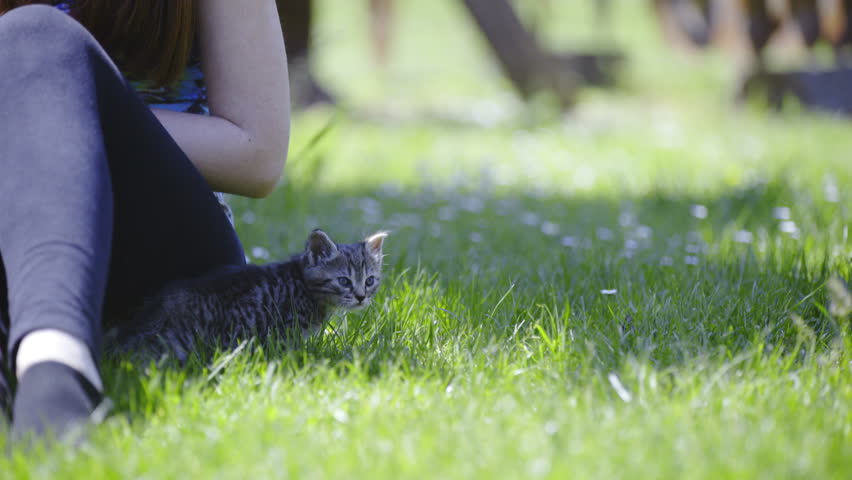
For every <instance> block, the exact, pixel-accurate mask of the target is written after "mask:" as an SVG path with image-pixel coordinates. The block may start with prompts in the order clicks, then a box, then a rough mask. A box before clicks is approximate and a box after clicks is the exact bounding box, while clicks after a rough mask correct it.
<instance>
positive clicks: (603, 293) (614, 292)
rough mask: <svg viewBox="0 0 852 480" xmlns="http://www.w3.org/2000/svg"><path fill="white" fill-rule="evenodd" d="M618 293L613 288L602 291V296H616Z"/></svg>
mask: <svg viewBox="0 0 852 480" xmlns="http://www.w3.org/2000/svg"><path fill="white" fill-rule="evenodd" d="M616 293H618V289H617V288H612V289H607V288H605V289H603V290H601V295H615V294H616Z"/></svg>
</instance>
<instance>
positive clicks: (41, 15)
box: [0, 5, 96, 76]
mask: <svg viewBox="0 0 852 480" xmlns="http://www.w3.org/2000/svg"><path fill="white" fill-rule="evenodd" d="M93 45H96V42H95V41H94V39H92V37H91V35H90V34H89V33H88V31H87V30H86V29H85V28H83V26H82V25H80V24H79V23H78V22H77V21H76V20H74V19H73V18H71V17H70V16H69V15H68V14H66V13H63V12H62V11H60V10H59V9H57V8H54V7H50V6H46V5H27V6H24V7H18V8H15V9H13V10H11V11H9V12H7V13H5V14H3V15H0V69H2V70H3V71H4V72H10V71H15V70H19V69H29V68H38V69H44V68H50V67H51V66H52V65H55V64H56V63H57V60H61V61H62V62H60V63H64V62H65V61H68V60H69V59H77V60H81V58H80V57H81V55H84V54H85V52H87V51H90V49H91V47H92V46H93ZM4 76H5V75H4Z"/></svg>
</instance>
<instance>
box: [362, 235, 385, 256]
mask: <svg viewBox="0 0 852 480" xmlns="http://www.w3.org/2000/svg"><path fill="white" fill-rule="evenodd" d="M387 236H388V232H376V233H374V234H372V235H370V236H369V237H367V238H366V239H364V243H365V244H366V245H367V253H369V254H370V255H371V256H372V257H373V258H374V259H375V260H376V261H377V262H381V261H382V245H384V243H385V238H386V237H387Z"/></svg>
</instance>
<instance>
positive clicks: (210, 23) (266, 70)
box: [154, 0, 290, 197]
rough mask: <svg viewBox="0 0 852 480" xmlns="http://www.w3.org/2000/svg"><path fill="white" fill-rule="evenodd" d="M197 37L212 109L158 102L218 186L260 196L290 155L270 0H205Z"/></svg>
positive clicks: (281, 55)
mask: <svg viewBox="0 0 852 480" xmlns="http://www.w3.org/2000/svg"><path fill="white" fill-rule="evenodd" d="M199 8H200V9H199V37H198V38H199V41H200V45H199V47H200V51H201V62H202V70H203V71H204V75H205V79H206V81H207V93H208V98H209V102H210V115H211V116H210V117H204V116H201V115H194V114H187V113H177V112H172V111H167V110H159V109H154V114H155V115H156V116H157V118H158V119H159V120H160V122H162V124H163V125H164V126H165V127H166V130H168V131H169V133H170V134H171V135H172V137H173V138H174V139H175V140H176V141H177V143H178V145H180V147H181V149H183V151H184V152H186V154H187V156H189V159H190V160H191V161H192V163H193V164H195V166H196V167H197V168H198V169H199V170H200V171H201V174H202V175H203V176H204V178H205V179H206V180H207V183H209V184H210V186H211V187H212V188H213V189H215V190H219V191H223V192H229V193H235V194H238V195H245V196H249V197H263V196H266V195H268V194H269V193H270V192H271V191H272V189H273V188H274V187H275V183H276V182H277V181H278V179H279V178H280V176H281V171H282V170H283V168H284V162H285V161H286V158H287V146H288V143H289V137H290V90H289V84H288V81H287V59H286V54H285V52H284V40H283V37H282V34H281V24H280V22H279V20H278V11H277V9H276V6H275V2H274V1H273V0H240V1H234V0H201V1H200V3H199Z"/></svg>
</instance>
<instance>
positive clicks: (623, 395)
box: [607, 373, 633, 403]
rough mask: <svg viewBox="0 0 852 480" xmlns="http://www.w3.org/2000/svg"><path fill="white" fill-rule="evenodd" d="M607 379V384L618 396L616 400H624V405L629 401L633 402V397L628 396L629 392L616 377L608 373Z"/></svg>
mask: <svg viewBox="0 0 852 480" xmlns="http://www.w3.org/2000/svg"><path fill="white" fill-rule="evenodd" d="M607 379H608V380H609V384H610V385H612V388H613V389H615V393H616V395H618V398H620V399H622V400H624V401H625V402H626V403H630V401H631V400H633V395H630V392H628V391H627V389H626V388H624V385H623V384H622V383H621V380H619V379H618V375H616V374H614V373H610V374H609V375H608V376H607Z"/></svg>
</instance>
